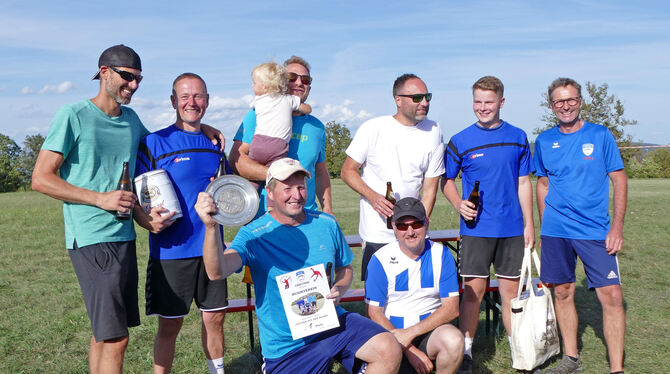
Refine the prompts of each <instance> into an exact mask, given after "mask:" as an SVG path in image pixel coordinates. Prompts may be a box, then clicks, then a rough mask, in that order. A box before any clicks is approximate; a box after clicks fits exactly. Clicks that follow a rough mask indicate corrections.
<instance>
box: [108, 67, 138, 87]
mask: <svg viewBox="0 0 670 374" xmlns="http://www.w3.org/2000/svg"><path fill="white" fill-rule="evenodd" d="M109 68H110V69H112V70H114V72H116V73H117V74H118V75H120V76H121V78H123V80H124V81H127V82H132V81H137V84H139V83H140V82H141V81H142V78H143V77H142V76H141V75H140V74H137V75H135V74H133V73H131V72H129V71H125V70H119V69H117V68H115V67H113V66H110V67H109Z"/></svg>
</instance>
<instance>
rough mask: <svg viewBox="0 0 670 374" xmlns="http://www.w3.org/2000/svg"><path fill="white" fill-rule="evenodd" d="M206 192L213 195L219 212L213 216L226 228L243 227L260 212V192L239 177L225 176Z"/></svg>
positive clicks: (210, 185)
mask: <svg viewBox="0 0 670 374" xmlns="http://www.w3.org/2000/svg"><path fill="white" fill-rule="evenodd" d="M205 192H207V193H209V194H210V195H212V197H213V198H214V202H215V203H216V206H217V208H218V209H219V211H218V212H217V213H216V214H215V215H213V216H212V218H214V220H215V221H216V222H218V223H219V224H221V225H224V226H242V225H246V224H247V223H248V222H249V221H251V220H252V219H253V218H254V216H256V212H257V211H258V192H256V189H255V188H254V186H253V185H252V184H251V183H249V181H248V180H246V179H244V178H242V177H240V176H239V175H223V176H221V177H218V178H216V179H215V180H214V181H212V182H211V183H210V184H209V185H208V186H207V188H206V189H205Z"/></svg>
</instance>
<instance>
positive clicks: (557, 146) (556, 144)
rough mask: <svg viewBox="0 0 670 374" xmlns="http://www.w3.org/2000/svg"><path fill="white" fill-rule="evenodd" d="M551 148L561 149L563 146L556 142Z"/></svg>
mask: <svg viewBox="0 0 670 374" xmlns="http://www.w3.org/2000/svg"><path fill="white" fill-rule="evenodd" d="M551 148H561V146H560V145H558V142H554V144H553V145H552V146H551Z"/></svg>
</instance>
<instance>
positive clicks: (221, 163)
mask: <svg viewBox="0 0 670 374" xmlns="http://www.w3.org/2000/svg"><path fill="white" fill-rule="evenodd" d="M226 174H227V173H226V155H225V154H224V155H222V156H221V159H220V160H219V168H218V169H216V174H215V175H214V179H216V178H218V177H221V176H224V175H226Z"/></svg>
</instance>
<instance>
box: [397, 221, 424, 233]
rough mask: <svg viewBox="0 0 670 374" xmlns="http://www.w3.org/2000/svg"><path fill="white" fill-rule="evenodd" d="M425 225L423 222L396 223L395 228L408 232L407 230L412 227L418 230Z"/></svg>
mask: <svg viewBox="0 0 670 374" xmlns="http://www.w3.org/2000/svg"><path fill="white" fill-rule="evenodd" d="M424 225H425V222H423V221H414V222H404V223H403V222H396V223H395V228H396V229H398V230H400V231H407V229H408V228H409V227H410V226H412V229H414V230H418V229H420V228H422V227H423V226H424Z"/></svg>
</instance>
